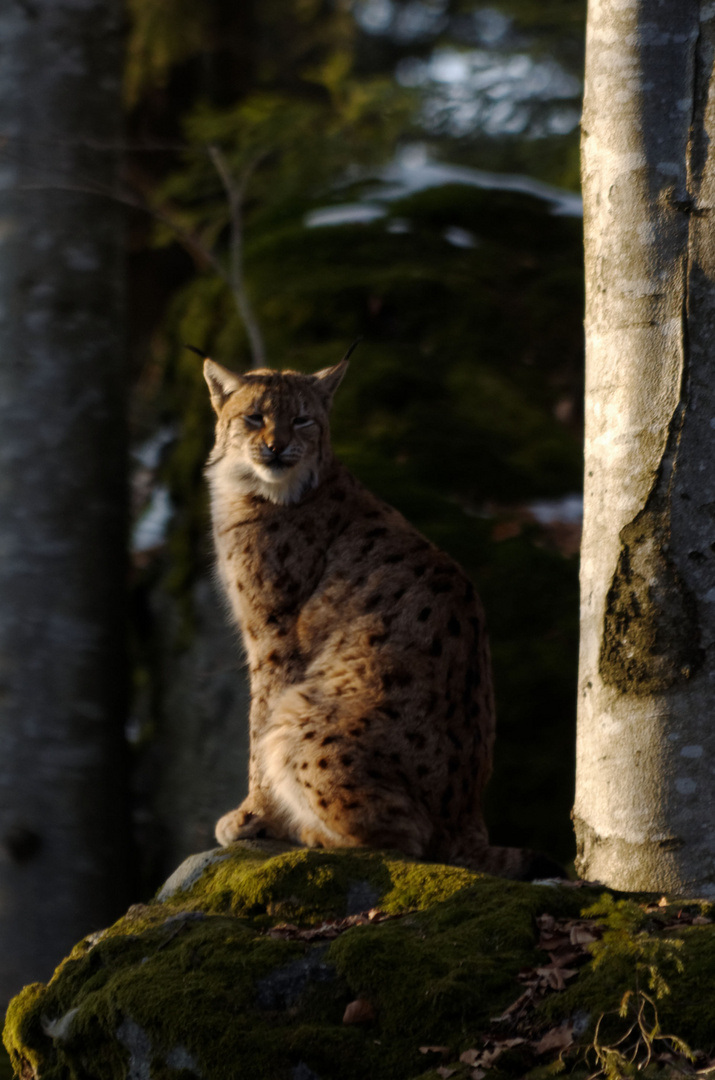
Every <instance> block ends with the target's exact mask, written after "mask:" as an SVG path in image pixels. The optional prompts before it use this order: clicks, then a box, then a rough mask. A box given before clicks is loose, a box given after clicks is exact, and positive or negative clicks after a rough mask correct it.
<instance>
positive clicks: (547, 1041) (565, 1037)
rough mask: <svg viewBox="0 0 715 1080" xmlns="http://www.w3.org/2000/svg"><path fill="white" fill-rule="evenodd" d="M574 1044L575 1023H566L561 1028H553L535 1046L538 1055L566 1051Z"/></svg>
mask: <svg viewBox="0 0 715 1080" xmlns="http://www.w3.org/2000/svg"><path fill="white" fill-rule="evenodd" d="M572 1043H573V1023H572V1021H571V1020H567V1021H565V1023H563V1024H561V1025H560V1026H559V1027H555V1028H551V1031H547V1032H546V1034H545V1035H542V1037H541V1038H540V1039H539V1041H538V1043H535V1044H534V1050H535V1051H536V1053H537V1054H546V1053H548V1051H549V1050H565V1049H566V1048H567V1047H568V1046H571V1044H572Z"/></svg>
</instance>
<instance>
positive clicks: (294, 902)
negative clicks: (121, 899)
mask: <svg viewBox="0 0 715 1080" xmlns="http://www.w3.org/2000/svg"><path fill="white" fill-rule="evenodd" d="M474 879H475V875H474V874H473V873H470V872H469V871H468V870H462V869H459V868H457V867H453V866H450V867H447V866H440V867H435V866H430V865H427V864H424V863H411V862H408V861H407V860H406V859H405V858H404V856H396V857H395V858H390V857H389V856H385V854H384V853H380V852H374V851H360V852H355V851H354V850H351V849H346V850H344V851H343V850H335V851H321V850H306V849H298V850H295V851H289V852H286V853H285V854H283V855H278V856H276V857H274V858H271V859H269V858H267V857H266V855H264V854H262V853H260V852H256V851H247V850H245V849H240V848H237V849H236V851H235V853H234V854H233V856H232V858H230V859H225V860H222V861H220V862H216V863H214V864H213V865H211V866H210V867H209V868H208V869H207V870H206V872H205V873H204V874H203V875H202V877H201V878H200V879H199V880H198V881H197V882H196V884H195V885H194V886H193V887H192V888H191V889H190V890H189V891H188V892H186V893H180V894H178V895H176V896H175V897H173V898H172V900H170V901H169V903H170V904H171V905H172V906H175V907H176V906H178V907H181V908H185V909H190V910H201V911H212V912H221V913H226V914H232V915H236V916H247V917H251V918H253V919H257V920H258V921H259V924H260V925H262V924H264V923H271V922H275V921H276V920H277V919H284V920H286V921H289V922H295V923H300V924H308V925H309V924H311V923H315V922H321V921H322V920H323V919H325V918H326V916H327V915H333V916H342V915H345V914H347V908H348V904H349V901H350V898H351V891H352V890H354V889H358V890H362V893H363V894H364V890H365V887H366V886H367V889H368V893H367V895H368V896H369V895H370V893H372V895H373V896H374V902H373V903H368V904H367V906H368V907H370V906H374V905H375V904H376V903H377V901H378V899H379V904H380V908H381V909H382V910H383V911H387V912H389V913H390V914H397V913H398V912H403V911H407V910H411V909H418V908H424V907H427V906H429V905H431V904H434V903H436V902H438V901H440V900H443V899H445V898H447V897H449V896H451V895H452V894H453V893H454V892H455V891H458V890H460V889H463V888H465V887H466V886H467V885H469V884H471V883H472V882H473V881H474ZM363 906H365V905H363Z"/></svg>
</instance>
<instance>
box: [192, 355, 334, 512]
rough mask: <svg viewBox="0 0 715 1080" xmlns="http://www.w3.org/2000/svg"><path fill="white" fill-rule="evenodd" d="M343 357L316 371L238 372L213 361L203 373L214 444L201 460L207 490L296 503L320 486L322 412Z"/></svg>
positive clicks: (326, 452)
mask: <svg viewBox="0 0 715 1080" xmlns="http://www.w3.org/2000/svg"><path fill="white" fill-rule="evenodd" d="M347 366H348V364H347V359H344V360H342V361H341V362H340V363H339V364H336V365H335V367H330V368H325V369H324V370H323V371H318V372H316V374H315V375H301V374H300V373H298V372H296V371H282V372H281V371H268V370H265V369H261V370H259V371H250V372H248V373H246V374H245V375H237V374H235V373H234V372H232V371H228V369H227V368H224V367H221V365H220V364H216V363H214V361H213V360H206V361H205V362H204V377H205V379H206V382H207V383H208V387H209V391H210V393H211V403H212V405H213V407H214V410H215V412H216V444H215V446H214V448H213V450H212V451H211V456H210V457H209V460H208V465H207V476H208V478H209V481H210V483H211V485H212V487H215V486H216V485H219V486H220V488H221V490H222V491H224V492H226V493H227V494H230V493H231V492H234V493H235V494H255V495H260V496H262V497H263V498H264V499H269V500H270V501H271V502H274V503H283V504H289V503H296V502H300V500H301V499H302V498H303V496H304V495H305V494H307V492H308V491H310V490H311V489H312V488H315V487H317V485H318V484H319V483H320V480H321V478H322V475H323V473H324V471H325V468H326V466H328V465H329V463H330V461H331V458H332V454H331V449H330V430H329V424H328V413H329V410H330V405H331V402H332V399H333V394H334V393H335V391H336V390H337V388H338V386H339V385H340V382H341V380H342V378H343V375H344V374H345V372H346V370H347Z"/></svg>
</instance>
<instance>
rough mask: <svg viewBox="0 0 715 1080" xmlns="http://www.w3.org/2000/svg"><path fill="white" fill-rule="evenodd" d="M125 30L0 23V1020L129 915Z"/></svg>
mask: <svg viewBox="0 0 715 1080" xmlns="http://www.w3.org/2000/svg"><path fill="white" fill-rule="evenodd" d="M121 19H122V7H121V4H120V3H119V0H81V2H78V0H27V2H26V3H20V2H19V0H18V2H17V3H5V4H3V5H2V8H1V9H0V40H1V41H2V51H1V53H0V135H1V136H2V146H1V149H2V157H1V158H0V191H1V203H2V229H1V230H0V343H1V347H0V1007H2V1004H3V1002H5V1001H6V1000H7V998H8V997H9V996H10V995H11V994H12V993H14V992H16V991H17V990H18V989H19V987H20V986H21V985H22V984H23V982H29V981H31V980H35V979H43V980H44V979H46V978H47V977H48V975H49V974H50V973H51V971H52V968H53V966H54V964H55V963H56V962H57V961H58V960H59V959H60V958H61V956H62V955H63V954H64V953H66V952H67V950H68V949H69V948H70V947H71V946H72V944H73V943H74V942H75V941H76V940H77V939H78V938H79V937H81V936H83V935H84V934H86V933H88V932H89V931H92V930H96V929H97V928H98V927H101V926H103V925H105V924H106V923H107V921H108V920H110V919H111V918H112V917H113V916H114V915H115V914H116V913H117V912H119V911H120V910H121V909H122V907H123V905H124V903H125V899H126V897H125V890H126V887H127V882H126V861H125V854H126V843H125V836H126V832H127V830H126V827H125V820H126V814H127V807H126V802H125V799H124V786H125V785H124V773H125V755H124V740H123V721H124V713H125V659H124V636H125V624H124V607H123V596H124V583H125V576H126V561H125V544H124V536H125V521H124V518H125V514H124V505H125V499H124V482H125V481H124V476H125V435H124V403H125V388H124V370H123V347H122V334H121V325H122V322H121V317H122V277H123V258H122V248H123V235H122V234H123V222H122V213H121V211H120V209H119V204H118V203H116V202H112V201H111V200H108V199H107V198H106V197H104V198H100V197H98V196H97V195H96V194H90V193H89V192H88V191H87V190H85V189H86V188H87V187H89V188H91V189H93V190H102V191H105V192H107V193H109V192H111V190H112V188H113V187H114V186H115V185H116V173H117V165H118V151H117V149H116V146H117V143H118V140H119V137H120V133H121V61H122V41H121ZM92 140H101V141H102V142H104V143H105V144H106V143H113V144H114V149H113V150H106V149H105V150H101V149H97V148H96V147H95V148H92V147H91V145H90V144H91V142H92Z"/></svg>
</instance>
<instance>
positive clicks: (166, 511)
mask: <svg viewBox="0 0 715 1080" xmlns="http://www.w3.org/2000/svg"><path fill="white" fill-rule="evenodd" d="M173 514H174V507H173V505H172V502H171V496H170V495H169V489H168V488H167V487H165V486H164V485H163V484H160V485H159V486H158V487H156V488H154V491H153V492H152V496H151V499H150V501H149V505H148V506H147V508H146V510H145V511H144V513H143V514H142V516H141V517H140V518H139V520H138V521H137V523H136V524H135V526H134V529H133V532H132V544H131V547H132V551H133V552H135V553H136V552H141V551H153V550H154V549H155V548H158V547H160V546H161V545H162V544H163V543H164V541H165V540H166V536H167V533H168V531H169V523H170V522H171V519H172V517H173Z"/></svg>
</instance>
